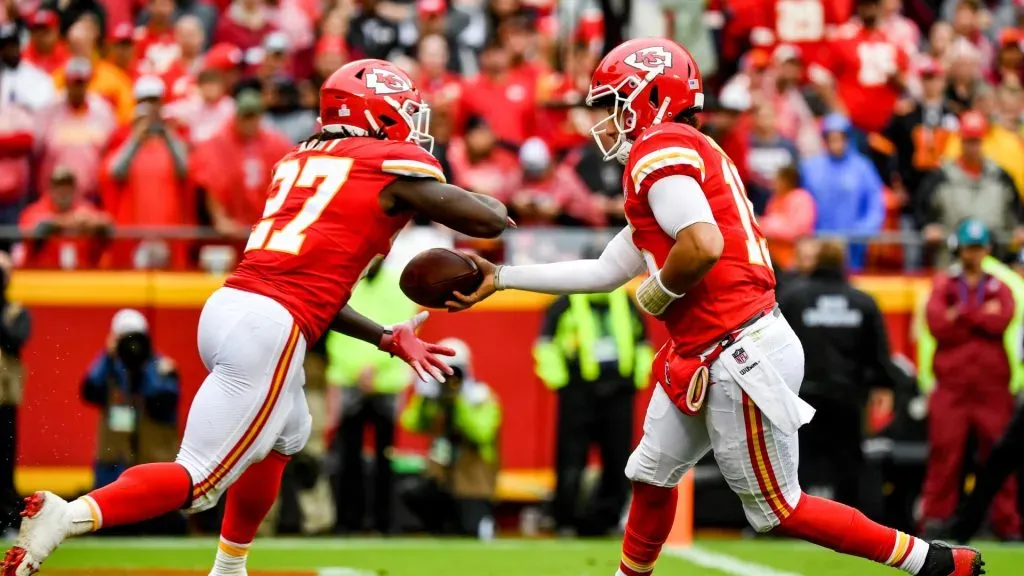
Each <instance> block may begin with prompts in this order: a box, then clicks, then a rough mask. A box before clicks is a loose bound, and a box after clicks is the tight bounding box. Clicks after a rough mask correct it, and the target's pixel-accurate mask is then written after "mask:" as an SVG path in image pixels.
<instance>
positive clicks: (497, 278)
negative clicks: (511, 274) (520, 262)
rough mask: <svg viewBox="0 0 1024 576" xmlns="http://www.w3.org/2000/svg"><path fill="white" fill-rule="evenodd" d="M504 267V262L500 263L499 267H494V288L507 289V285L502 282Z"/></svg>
mask: <svg viewBox="0 0 1024 576" xmlns="http://www.w3.org/2000/svg"><path fill="white" fill-rule="evenodd" d="M504 267H505V265H504V264H502V265H499V266H498V267H497V268H495V269H494V289H495V290H504V289H505V285H504V284H502V283H501V269H502V268H504Z"/></svg>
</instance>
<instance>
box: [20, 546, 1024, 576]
mask: <svg viewBox="0 0 1024 576" xmlns="http://www.w3.org/2000/svg"><path fill="white" fill-rule="evenodd" d="M980 548H981V549H982V551H983V552H984V554H985V558H986V562H987V567H988V573H989V574H994V575H997V576H1014V575H1016V576H1021V575H1024V546H1020V547H1018V546H1004V545H999V544H989V543H982V544H981V545H980ZM215 549H216V541H215V540H210V539H148V538H146V539H143V538H139V539H109V538H94V539H85V540H76V541H71V542H68V543H67V544H65V546H64V547H62V548H61V549H60V550H59V551H58V552H57V553H56V554H55V555H54V556H53V557H52V558H51V559H50V560H49V561H47V563H46V566H45V567H44V568H43V570H42V571H41V572H40V574H43V575H51V576H86V575H90V576H101V575H102V576H143V575H145V576H205V575H206V573H207V571H208V570H209V568H210V566H211V563H212V559H213V555H214V551H215ZM617 563H618V543H617V542H616V541H613V540H595V541H582V540H567V541H563V540H501V539H499V540H495V541H493V542H490V543H486V544H483V543H478V542H475V541H468V540H435V539H330V540H321V539H302V540H299V539H275V540H268V539H264V540H257V542H256V545H255V547H254V550H253V552H252V553H251V555H250V559H249V569H250V571H249V575H250V576H420V575H438V576H441V575H459V576H461V575H467V576H612V575H613V574H614V573H615V568H616V565H617ZM658 574H660V575H662V576H666V575H671V574H679V575H683V574H685V575H691V574H701V575H704V574H707V575H709V576H718V575H723V574H725V575H731V576H874V575H878V576H882V575H885V574H892V575H895V574H901V572H896V571H894V570H892V569H888V568H884V567H879V566H875V565H872V564H871V563H868V562H865V561H862V560H857V559H851V558H845V557H841V556H839V555H837V554H834V553H832V552H829V551H827V550H822V549H820V548H815V547H813V546H810V545H807V544H803V543H800V542H790V541H779V540H758V541H749V540H700V541H698V542H697V543H696V544H695V545H694V546H693V547H691V548H688V549H685V550H670V551H667V553H666V554H665V555H663V557H662V559H661V560H660V561H659V564H658Z"/></svg>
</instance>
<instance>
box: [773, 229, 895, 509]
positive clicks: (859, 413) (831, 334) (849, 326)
mask: <svg viewBox="0 0 1024 576" xmlns="http://www.w3.org/2000/svg"><path fill="white" fill-rule="evenodd" d="M845 254H846V249H845V247H844V246H843V244H842V242H839V241H826V242H823V243H821V245H820V248H819V251H818V254H817V257H816V263H815V265H814V270H813V272H811V274H810V275H809V276H808V277H806V278H805V279H804V280H802V281H798V282H793V283H792V284H790V285H789V286H788V287H787V288H786V290H785V292H782V293H781V294H780V298H779V307H780V308H781V309H782V313H783V315H785V317H786V318H787V320H789V322H790V324H791V325H792V326H793V331H794V332H796V334H797V336H798V337H799V338H800V343H801V344H803V347H804V350H805V359H806V360H805V366H806V367H805V371H804V380H803V383H802V384H801V386H800V397H801V398H803V399H805V400H806V401H807V402H808V403H809V404H811V405H812V406H814V408H815V410H817V414H815V418H814V420H812V421H811V424H808V425H805V426H804V427H803V428H801V429H800V477H801V481H802V482H803V483H804V484H805V485H806V486H807V488H806V490H807V492H808V494H817V495H820V496H824V497H827V498H829V499H833V500H836V501H838V502H842V503H844V504H848V505H850V506H854V507H861V506H862V503H861V498H860V493H859V487H860V486H861V483H862V482H861V472H862V470H863V465H864V457H863V453H862V451H861V445H862V442H863V431H864V429H865V417H866V412H867V406H868V402H869V398H871V397H875V398H879V397H884V398H886V399H887V400H886V401H883V404H886V405H887V406H888V407H889V409H890V410H891V406H892V390H893V389H894V388H895V387H896V386H897V384H898V383H900V382H902V381H904V380H905V376H904V375H903V373H902V372H901V371H900V370H899V369H898V368H896V366H895V365H894V364H893V363H892V360H891V357H890V351H889V337H888V334H887V330H886V326H885V319H884V317H883V316H882V313H881V311H880V310H879V309H878V305H877V304H876V303H875V301H874V299H873V298H872V297H871V296H870V295H868V294H866V293H864V292H862V291H860V290H858V289H856V288H854V287H853V286H852V285H851V284H850V281H849V280H848V278H847V275H846V267H845V259H846V256H845Z"/></svg>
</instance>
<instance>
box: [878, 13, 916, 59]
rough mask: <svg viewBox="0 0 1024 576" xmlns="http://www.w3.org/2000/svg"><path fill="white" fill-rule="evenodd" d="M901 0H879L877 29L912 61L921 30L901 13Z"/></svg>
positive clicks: (914, 57)
mask: <svg viewBox="0 0 1024 576" xmlns="http://www.w3.org/2000/svg"><path fill="white" fill-rule="evenodd" d="M902 9H903V0H881V14H880V15H879V25H878V27H879V29H880V30H881V31H882V34H883V35H884V36H885V38H886V39H887V40H888V41H889V42H892V43H893V44H895V45H896V46H898V47H899V49H900V50H902V51H903V52H905V53H906V54H907V56H909V57H910V59H911V62H913V61H914V60H915V59H916V57H917V56H918V51H919V49H920V45H921V30H920V28H918V27H917V24H916V23H914V21H913V20H911V19H910V18H907V17H906V16H904V15H903V14H902Z"/></svg>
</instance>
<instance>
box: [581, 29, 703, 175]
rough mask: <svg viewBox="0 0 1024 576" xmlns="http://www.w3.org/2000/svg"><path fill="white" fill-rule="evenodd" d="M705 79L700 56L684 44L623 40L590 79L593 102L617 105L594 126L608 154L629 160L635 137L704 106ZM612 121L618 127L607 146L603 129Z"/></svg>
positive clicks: (606, 156) (607, 157)
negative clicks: (616, 135)
mask: <svg viewBox="0 0 1024 576" xmlns="http://www.w3.org/2000/svg"><path fill="white" fill-rule="evenodd" d="M703 90H704V80H703V79H702V78H701V76H700V70H699V69H698V68H697V62H696V61H694V59H693V56H691V55H690V53H689V52H688V51H687V50H686V48H683V47H682V46H680V45H679V44H676V43H675V42H673V41H671V40H665V39H659V38H637V39H635V40H627V41H626V42H623V43H622V44H619V45H618V46H617V47H615V48H614V49H613V50H612V51H611V52H609V53H608V55H607V56H605V57H604V58H603V59H602V60H601V63H600V64H598V65H597V70H594V74H593V76H592V77H591V80H590V92H589V94H587V105H588V106H605V107H608V108H611V114H609V115H608V117H607V118H605V119H603V120H601V121H600V122H598V123H597V124H595V125H594V127H593V128H591V129H590V133H591V135H592V136H593V137H594V140H596V141H597V145H598V147H600V149H601V151H602V152H603V153H604V159H605V160H610V159H611V158H613V157H617V158H618V159H619V160H620V161H621V162H622V163H623V164H625V162H626V159H627V158H628V157H629V148H630V143H631V142H632V141H633V140H635V139H636V137H637V136H639V135H640V133H641V132H643V131H644V130H646V129H647V128H650V127H651V126H654V125H656V124H659V123H660V122H661V121H662V120H670V119H673V118H676V117H677V116H679V115H681V114H685V113H687V112H695V111H697V110H701V109H703V108H704V92H703ZM608 122H611V123H612V125H614V126H615V129H616V130H617V134H618V137H617V138H616V140H615V143H614V144H612V145H611V146H608V147H606V146H605V145H604V143H603V142H602V141H601V135H602V134H604V133H606V132H607V131H608Z"/></svg>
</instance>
